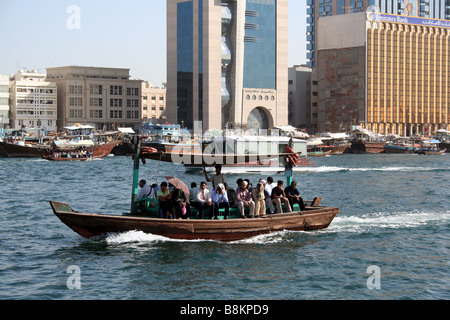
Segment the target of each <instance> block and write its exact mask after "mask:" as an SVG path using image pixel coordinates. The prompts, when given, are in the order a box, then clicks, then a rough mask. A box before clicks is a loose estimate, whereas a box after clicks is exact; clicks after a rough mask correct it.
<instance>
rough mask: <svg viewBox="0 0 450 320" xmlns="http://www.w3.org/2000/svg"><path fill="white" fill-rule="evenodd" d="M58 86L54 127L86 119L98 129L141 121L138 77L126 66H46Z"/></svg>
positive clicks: (115, 127) (48, 73)
mask: <svg viewBox="0 0 450 320" xmlns="http://www.w3.org/2000/svg"><path fill="white" fill-rule="evenodd" d="M47 79H49V80H50V81H54V82H55V83H56V85H57V86H58V124H57V126H58V129H59V130H61V129H63V128H64V127H65V126H71V125H74V124H76V123H86V124H89V125H92V126H94V127H95V128H96V129H98V130H103V129H108V130H109V129H117V128H118V127H132V128H133V129H140V127H141V125H142V116H141V114H142V108H141V106H142V100H141V94H142V88H141V83H142V80H132V79H130V70H129V69H121V68H120V69H119V68H100V67H81V66H66V67H55V68H47Z"/></svg>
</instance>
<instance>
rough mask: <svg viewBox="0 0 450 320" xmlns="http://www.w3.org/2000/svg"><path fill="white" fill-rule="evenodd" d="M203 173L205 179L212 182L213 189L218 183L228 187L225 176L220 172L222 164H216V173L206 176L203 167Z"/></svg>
mask: <svg viewBox="0 0 450 320" xmlns="http://www.w3.org/2000/svg"><path fill="white" fill-rule="evenodd" d="M203 173H204V174H205V179H206V181H208V182H212V184H213V189H214V190H215V189H216V188H217V187H218V186H219V184H223V185H224V186H225V188H226V189H228V186H227V177H226V176H225V175H224V174H223V173H222V166H221V165H220V164H216V174H215V175H213V176H212V177H211V178H209V177H208V174H207V173H206V169H205V168H203Z"/></svg>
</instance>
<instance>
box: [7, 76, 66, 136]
mask: <svg viewBox="0 0 450 320" xmlns="http://www.w3.org/2000/svg"><path fill="white" fill-rule="evenodd" d="M10 80H11V82H10V100H11V112H10V115H11V120H10V122H11V128H13V129H20V128H39V129H44V130H48V131H56V121H57V116H58V113H57V87H56V84H55V83H54V82H50V81H46V79H45V74H39V73H38V72H37V71H35V70H30V71H20V72H18V73H15V74H14V75H13V76H12V77H11V79H10Z"/></svg>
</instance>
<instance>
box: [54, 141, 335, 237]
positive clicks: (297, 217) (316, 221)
mask: <svg viewBox="0 0 450 320" xmlns="http://www.w3.org/2000/svg"><path fill="white" fill-rule="evenodd" d="M146 151H147V152H145V153H144V154H141V148H140V145H137V147H136V155H135V157H134V172H133V188H132V200H131V213H130V214H127V215H114V214H92V213H81V212H78V211H75V210H74V209H73V208H72V207H71V206H70V205H69V204H65V203H61V202H54V201H51V202H50V204H51V207H52V209H53V212H54V214H55V215H56V216H57V217H58V218H59V219H60V220H61V221H62V222H63V223H64V224H66V225H67V226H68V227H69V228H71V229H72V230H73V231H75V232H76V233H78V234H80V235H81V236H83V237H85V238H91V237H94V236H100V235H105V234H107V233H121V232H127V231H135V230H136V231H142V232H144V233H151V234H155V235H160V236H164V237H168V238H172V239H184V240H192V239H205V240H217V241H236V240H241V239H245V238H249V237H253V236H257V235H261V234H267V233H271V232H276V231H283V230H295V231H301V230H307V231H309V230H316V229H323V228H327V227H328V226H329V225H330V224H331V222H332V221H333V219H334V217H335V216H336V215H337V214H338V213H339V209H338V208H336V207H326V206H320V200H321V198H316V199H315V200H314V201H313V202H312V203H310V204H309V205H308V206H307V208H306V210H304V211H295V212H291V213H277V214H270V215H267V216H266V217H265V218H258V219H240V218H237V217H235V216H233V215H230V216H229V218H228V219H218V220H204V219H199V218H196V217H191V218H190V219H181V220H170V219H162V218H159V207H158V204H157V201H156V200H154V199H152V198H144V199H140V200H137V190H138V177H139V161H140V159H143V160H145V159H156V160H159V161H164V160H163V159H167V160H168V159H170V158H171V155H168V154H165V153H162V152H153V151H156V150H151V152H148V149H147V150H146ZM196 156H197V157H199V155H196ZM281 156H282V155H281ZM200 157H201V158H202V160H201V161H204V162H203V164H204V165H205V166H206V165H208V166H210V165H211V164H208V162H209V159H207V158H205V157H203V156H202V155H200ZM224 157H225V156H224ZM233 157H234V156H233ZM247 157H248V156H247ZM230 159H231V158H228V160H230ZM234 159H235V160H237V159H236V158H234ZM167 160H166V161H167ZM197 160H198V159H197ZM222 160H226V159H225V158H223V159H222ZM246 160H248V158H247V159H246ZM143 162H145V161H143ZM288 182H289V180H288ZM155 202H156V205H150V203H153V204H155ZM139 204H141V209H142V205H144V208H143V210H141V212H144V213H145V214H146V215H145V216H143V215H142V214H139V213H138V205H139ZM239 217H240V215H239Z"/></svg>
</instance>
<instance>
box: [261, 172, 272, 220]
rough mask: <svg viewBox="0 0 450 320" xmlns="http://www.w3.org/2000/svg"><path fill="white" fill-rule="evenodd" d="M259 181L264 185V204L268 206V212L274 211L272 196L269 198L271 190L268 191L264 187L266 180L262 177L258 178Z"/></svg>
mask: <svg viewBox="0 0 450 320" xmlns="http://www.w3.org/2000/svg"><path fill="white" fill-rule="evenodd" d="M259 183H261V184H262V185H263V187H264V196H265V198H266V199H265V202H266V206H267V207H269V211H270V213H272V214H273V213H274V212H275V207H274V206H273V202H272V198H271V195H272V192H270V193H269V192H268V191H267V189H266V184H267V183H266V180H264V179H262V178H261V179H259Z"/></svg>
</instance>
